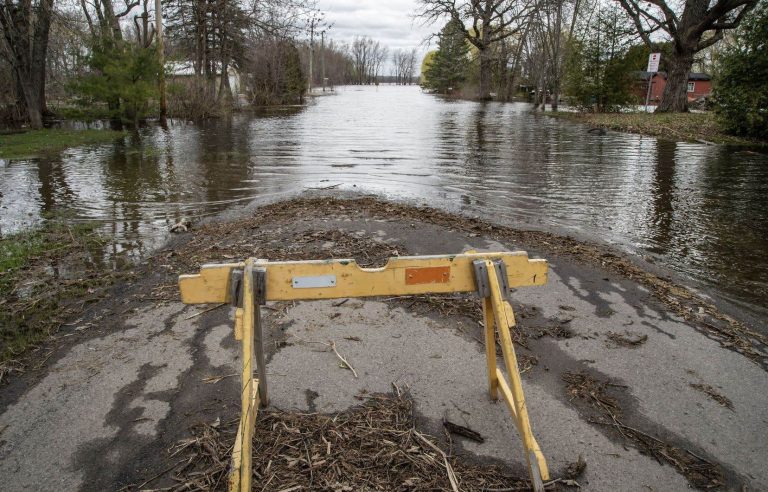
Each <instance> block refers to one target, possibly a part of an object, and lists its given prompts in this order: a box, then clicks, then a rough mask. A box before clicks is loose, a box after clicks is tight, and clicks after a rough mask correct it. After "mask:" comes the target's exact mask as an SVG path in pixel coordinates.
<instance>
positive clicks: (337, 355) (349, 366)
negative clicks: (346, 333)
mask: <svg viewBox="0 0 768 492" xmlns="http://www.w3.org/2000/svg"><path fill="white" fill-rule="evenodd" d="M329 346H330V347H331V348H332V349H333V353H334V354H336V357H338V358H339V360H341V362H342V363H344V365H345V366H346V367H347V369H349V370H350V371H352V374H353V375H354V376H355V378H357V372H356V371H355V368H354V367H352V364H350V363H349V361H347V359H345V358H344V357H342V356H341V354H340V353H339V351H338V350H336V342H334V341H333V340H331V342H330V345H329Z"/></svg>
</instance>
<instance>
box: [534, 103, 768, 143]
mask: <svg viewBox="0 0 768 492" xmlns="http://www.w3.org/2000/svg"><path fill="white" fill-rule="evenodd" d="M536 114H541V115H544V116H548V117H552V118H558V119H562V120H566V121H572V122H575V123H582V124H585V125H590V126H592V127H593V128H595V129H603V130H613V131H618V132H624V133H633V134H637V135H646V136H649V137H656V138H661V139H666V140H682V141H686V142H694V143H701V144H705V145H727V146H733V147H745V148H754V149H756V150H758V151H766V150H768V142H761V141H757V140H750V139H746V138H741V137H737V136H733V135H729V134H727V133H724V132H722V131H721V130H720V129H719V125H718V124H717V122H716V121H715V116H714V114H713V113H712V112H705V113H664V114H655V113H582V112H568V111H558V112H552V111H546V112H540V113H536Z"/></svg>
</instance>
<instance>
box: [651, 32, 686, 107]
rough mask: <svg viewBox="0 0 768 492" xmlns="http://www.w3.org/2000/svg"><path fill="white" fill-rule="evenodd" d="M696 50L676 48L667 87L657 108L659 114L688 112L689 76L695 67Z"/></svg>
mask: <svg viewBox="0 0 768 492" xmlns="http://www.w3.org/2000/svg"><path fill="white" fill-rule="evenodd" d="M694 51H695V48H689V47H687V46H686V47H683V48H682V49H681V48H679V47H675V50H674V51H673V52H672V57H671V58H670V60H669V66H670V71H669V74H668V75H667V85H666V86H665V87H664V93H663V94H662V96H661V102H659V106H658V107H657V108H656V112H657V113H685V112H687V111H688V75H689V74H690V72H691V67H692V66H693V55H694Z"/></svg>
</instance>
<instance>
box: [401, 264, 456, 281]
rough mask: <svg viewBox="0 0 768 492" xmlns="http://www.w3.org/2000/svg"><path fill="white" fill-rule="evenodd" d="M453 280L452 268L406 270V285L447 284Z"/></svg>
mask: <svg viewBox="0 0 768 492" xmlns="http://www.w3.org/2000/svg"><path fill="white" fill-rule="evenodd" d="M450 279H451V267H449V266H442V267H424V268H406V269H405V285H417V284H445V283H448V281H449V280H450Z"/></svg>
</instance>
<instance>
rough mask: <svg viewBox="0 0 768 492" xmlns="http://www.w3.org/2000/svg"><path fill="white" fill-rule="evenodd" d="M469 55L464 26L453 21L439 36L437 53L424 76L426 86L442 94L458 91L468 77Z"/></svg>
mask: <svg viewBox="0 0 768 492" xmlns="http://www.w3.org/2000/svg"><path fill="white" fill-rule="evenodd" d="M468 54H469V46H468V45H467V41H466V39H465V37H464V31H463V26H462V25H461V22H460V21H458V20H456V19H451V20H450V21H448V24H446V25H445V27H443V29H442V30H441V31H440V34H439V35H438V41H437V51H436V52H435V55H434V57H433V58H432V59H431V60H430V64H429V67H428V68H427V69H426V72H425V74H424V78H425V82H426V86H427V87H429V88H430V89H434V90H436V91H437V92H440V93H442V94H446V93H448V92H451V91H455V90H458V89H459V88H460V86H461V84H463V83H464V81H465V80H466V77H467V73H466V72H467V61H468V59H467V56H468Z"/></svg>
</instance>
